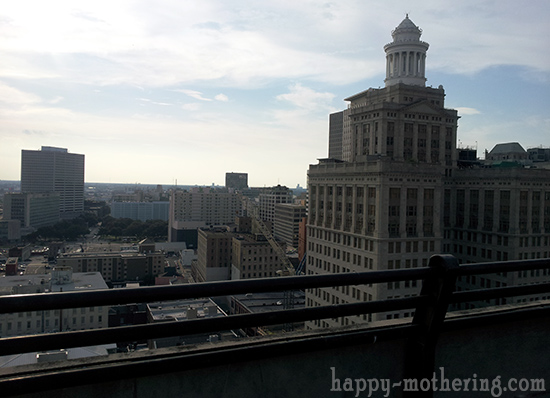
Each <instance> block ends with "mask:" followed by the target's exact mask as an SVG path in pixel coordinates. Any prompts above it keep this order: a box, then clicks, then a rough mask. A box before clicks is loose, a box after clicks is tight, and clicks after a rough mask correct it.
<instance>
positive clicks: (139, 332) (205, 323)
mask: <svg viewBox="0 0 550 398" xmlns="http://www.w3.org/2000/svg"><path fill="white" fill-rule="evenodd" d="M545 268H550V259H539V260H523V261H507V262H494V263H480V264H466V265H460V266H459V265H458V262H457V260H456V258H454V257H453V256H449V255H436V256H432V258H431V259H430V262H429V265H428V267H422V268H414V269H400V270H388V271H371V272H361V273H344V274H325V275H306V276H289V277H278V278H262V279H251V280H238V281H222V282H206V283H198V284H187V285H175V286H162V287H141V288H134V289H112V290H96V291H87V292H63V293H47V294H29V295H12V296H2V297H0V313H15V312H28V311H41V310H55V309H66V308H78V307H91V306H106V305H120V304H129V303H144V302H158V301H170V300H181V299H190V298H202V297H214V296H229V295H235V294H246V293H261V292H274V291H289V290H290V291H292V290H298V289H301V290H305V289H314V288H323V287H335V286H346V285H361V284H376V283H387V282H397V281H405V280H420V279H421V280H423V283H422V288H421V291H420V293H419V294H418V295H417V296H413V297H407V298H397V299H389V300H377V301H370V302H357V303H351V304H339V305H330V306H323V307H311V308H300V309H288V310H279V311H272V312H264V313H255V314H240V315H231V316H227V317H218V318H202V319H192V320H186V321H173V322H162V323H157V324H146V325H135V326H121V327H114V328H105V329H93V330H80V331H62V332H58V333H53V334H41V335H31V336H17V337H7V338H0V355H10V354H19V353H24V352H36V351H45V350H51V349H59V348H71V347H81V346H92V345H100V344H106V343H114V342H120V341H129V340H131V341H137V340H144V339H152V338H160V337H168V336H180V335H189V334H198V333H208V332H218V331H220V330H231V329H241V328H246V327H254V326H268V325H276V324H285V323H289V322H302V321H308V320H316V319H326V318H336V317H345V316H351V315H362V314H368V313H380V312H389V311H397V310H405V309H413V310H414V313H415V315H414V317H413V318H412V320H411V322H410V323H408V324H404V325H400V326H399V328H400V329H399V330H400V333H401V332H403V333H406V335H407V336H408V343H407V352H406V360H405V372H406V373H407V375H408V376H409V377H416V378H424V377H428V378H429V376H431V374H432V372H433V368H434V357H435V347H436V344H437V339H438V336H439V334H440V333H441V330H442V329H443V328H444V323H445V316H446V314H447V308H448V305H449V304H450V303H462V302H471V301H477V300H487V299H491V298H502V297H511V296H521V295H532V294H539V293H550V283H548V282H546V283H540V284H533V285H523V286H507V287H499V288H490V289H479V290H471V291H459V292H455V291H454V290H455V284H456V279H457V278H458V277H460V276H467V275H480V274H490V273H500V272H514V271H525V270H535V269H545ZM537 311H539V312H541V311H542V312H544V314H546V316H547V315H548V313H549V310H548V307H545V308H542V309H534V310H533V312H532V314H533V316H537V314H536V312H537ZM503 316H506V315H503ZM455 323H456V322H455ZM455 326H456V325H455ZM458 326H460V325H458ZM378 333H380V332H378ZM147 370H148V372H151V369H147ZM111 377H114V376H111ZM75 380H76V379H75ZM12 382H13V381H12ZM6 383H8V381H5V380H1V379H0V388H2V386H3V385H5V384H6ZM29 388H30V387H29ZM52 388H54V387H52ZM27 390H28V388H27ZM6 391H8V390H6ZM426 394H427V395H423V396H430V395H429V392H428V393H426Z"/></svg>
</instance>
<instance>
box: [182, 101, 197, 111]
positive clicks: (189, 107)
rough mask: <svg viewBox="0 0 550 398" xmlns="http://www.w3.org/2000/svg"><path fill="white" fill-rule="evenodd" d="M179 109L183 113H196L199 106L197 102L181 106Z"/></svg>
mask: <svg viewBox="0 0 550 398" xmlns="http://www.w3.org/2000/svg"><path fill="white" fill-rule="evenodd" d="M181 108H182V109H183V110H185V111H193V112H196V111H199V110H200V109H201V104H199V103H198V102H190V103H188V104H183V105H182V106H181Z"/></svg>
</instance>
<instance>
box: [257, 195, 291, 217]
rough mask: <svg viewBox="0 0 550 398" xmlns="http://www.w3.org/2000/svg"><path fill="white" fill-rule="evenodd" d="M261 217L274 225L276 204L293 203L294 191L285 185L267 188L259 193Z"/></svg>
mask: <svg viewBox="0 0 550 398" xmlns="http://www.w3.org/2000/svg"><path fill="white" fill-rule="evenodd" d="M259 201H260V208H259V211H260V218H261V219H262V220H263V221H266V222H268V223H270V224H271V226H273V220H274V219H275V205H277V204H279V203H292V191H291V190H290V189H288V188H287V187H285V186H282V185H277V186H276V187H272V188H266V189H264V190H263V191H262V192H261V193H260V195H259Z"/></svg>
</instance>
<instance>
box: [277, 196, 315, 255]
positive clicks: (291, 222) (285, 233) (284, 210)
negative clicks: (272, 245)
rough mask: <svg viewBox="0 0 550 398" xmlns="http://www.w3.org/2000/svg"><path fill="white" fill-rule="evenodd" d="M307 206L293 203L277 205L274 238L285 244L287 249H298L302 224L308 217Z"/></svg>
mask: <svg viewBox="0 0 550 398" xmlns="http://www.w3.org/2000/svg"><path fill="white" fill-rule="evenodd" d="M306 214H307V209H306V206H302V205H296V204H292V203H278V204H276V205H275V217H274V220H273V236H274V237H275V238H276V239H279V240H280V241H282V242H284V243H285V244H286V245H287V247H292V248H294V249H296V248H297V247H298V240H299V234H300V222H301V221H302V220H303V218H304V217H306Z"/></svg>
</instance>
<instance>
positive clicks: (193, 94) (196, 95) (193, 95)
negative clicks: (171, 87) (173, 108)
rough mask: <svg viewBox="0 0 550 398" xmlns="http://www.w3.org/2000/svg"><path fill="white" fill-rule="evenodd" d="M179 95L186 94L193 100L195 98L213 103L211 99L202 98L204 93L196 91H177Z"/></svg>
mask: <svg viewBox="0 0 550 398" xmlns="http://www.w3.org/2000/svg"><path fill="white" fill-rule="evenodd" d="M176 91H177V92H179V93H184V94H186V95H188V96H190V97H191V98H195V99H198V100H201V101H212V100H211V99H210V98H205V97H203V96H202V93H201V92H200V91H194V90H183V89H182V90H176Z"/></svg>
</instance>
